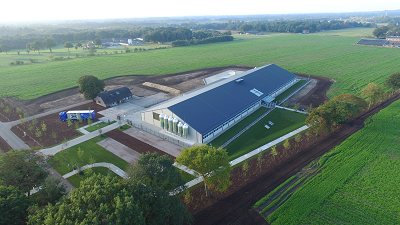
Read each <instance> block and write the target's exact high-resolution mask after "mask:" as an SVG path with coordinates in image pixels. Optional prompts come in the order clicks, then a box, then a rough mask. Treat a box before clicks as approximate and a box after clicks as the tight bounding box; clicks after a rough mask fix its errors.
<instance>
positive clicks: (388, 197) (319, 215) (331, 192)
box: [268, 101, 400, 224]
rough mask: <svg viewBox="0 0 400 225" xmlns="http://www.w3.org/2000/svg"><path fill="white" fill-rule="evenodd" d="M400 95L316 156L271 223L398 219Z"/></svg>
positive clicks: (375, 221) (272, 217) (359, 222)
mask: <svg viewBox="0 0 400 225" xmlns="http://www.w3.org/2000/svg"><path fill="white" fill-rule="evenodd" d="M399 109H400V101H396V102H394V103H392V104H391V105H390V106H389V107H387V108H385V109H383V110H381V111H380V112H379V113H378V114H376V115H374V116H373V117H372V118H368V119H367V120H366V126H365V127H364V128H363V129H361V130H360V131H358V132H357V133H355V134H353V135H352V136H351V137H349V138H348V139H347V140H346V141H344V142H342V143H341V144H340V145H339V146H337V147H336V148H335V149H333V150H332V151H331V152H329V153H327V154H325V155H323V156H322V157H321V158H320V160H319V168H318V170H317V171H316V172H315V173H316V174H317V175H315V176H314V177H312V178H310V179H308V180H306V181H305V183H304V184H303V185H302V186H301V187H300V188H299V189H298V190H297V191H295V192H294V193H293V194H292V195H291V196H290V198H288V199H287V201H286V202H284V203H283V204H282V205H281V206H280V207H279V208H278V209H277V210H275V211H274V212H273V213H272V214H270V215H269V216H268V221H269V222H270V223H271V224H399V223H400V203H399V202H400V201H399V196H398V195H399V192H398V184H399V182H400V175H399V174H400V161H399V159H400V145H399V141H398V137H399V135H400V131H399V130H398V124H399V123H400V117H399V115H400V114H399Z"/></svg>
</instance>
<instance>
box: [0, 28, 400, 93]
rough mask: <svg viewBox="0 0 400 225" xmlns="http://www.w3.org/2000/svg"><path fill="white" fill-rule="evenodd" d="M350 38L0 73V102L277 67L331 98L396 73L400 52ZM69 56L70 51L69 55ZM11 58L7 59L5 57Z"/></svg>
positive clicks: (151, 54) (268, 42)
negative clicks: (87, 81)
mask: <svg viewBox="0 0 400 225" xmlns="http://www.w3.org/2000/svg"><path fill="white" fill-rule="evenodd" d="M358 40H359V38H354V37H340V36H319V35H299V34H279V35H271V37H267V38H257V39H246V40H245V39H243V40H237V41H233V42H224V43H215V44H207V45H196V46H186V47H179V48H168V49H160V50H154V51H144V52H134V53H128V54H113V55H110V54H108V55H100V56H94V57H85V58H76V59H70V60H60V61H49V62H42V63H33V64H24V65H17V66H6V67H1V68H0V78H1V79H2V80H6V81H7V82H2V83H1V84H0V97H5V96H16V97H18V98H19V99H34V98H37V97H39V96H43V95H46V94H49V93H53V92H55V91H58V90H63V89H66V88H70V87H74V86H76V81H77V80H78V78H79V77H80V76H82V75H88V74H92V75H96V76H97V77H99V78H100V79H105V78H110V77H115V76H123V75H151V74H172V73H178V72H184V71H189V70H196V69H202V68H207V67H218V66H228V65H246V66H262V65H266V64H270V63H274V64H277V65H278V66H280V67H283V68H284V69H287V70H289V71H291V72H295V73H301V74H310V75H317V76H324V77H329V78H333V79H335V80H336V81H337V82H335V84H334V85H333V86H332V90H333V92H330V96H333V95H337V94H339V93H343V92H344V93H355V92H357V91H356V90H357V87H358V88H362V87H364V86H365V85H367V84H368V83H369V82H376V83H378V84H383V82H384V79H385V78H386V77H387V76H389V75H390V74H391V73H394V72H397V71H399V70H400V65H399V64H397V63H396V62H398V61H399V59H400V54H398V53H399V50H398V49H390V48H377V47H368V46H357V45H353V44H354V43H356V42H357V41H358ZM72 51H73V50H72ZM9 54H10V53H9Z"/></svg>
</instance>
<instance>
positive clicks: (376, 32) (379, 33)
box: [372, 28, 383, 38]
mask: <svg viewBox="0 0 400 225" xmlns="http://www.w3.org/2000/svg"><path fill="white" fill-rule="evenodd" d="M372 34H373V35H374V36H375V37H377V38H379V37H381V36H382V35H383V30H382V29H381V28H376V29H375V30H374V31H372Z"/></svg>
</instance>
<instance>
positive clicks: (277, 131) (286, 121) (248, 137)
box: [225, 109, 307, 160]
mask: <svg viewBox="0 0 400 225" xmlns="http://www.w3.org/2000/svg"><path fill="white" fill-rule="evenodd" d="M306 118H307V115H305V114H301V113H295V112H292V111H287V110H282V109H275V110H273V111H272V112H271V113H269V114H268V115H267V116H265V117H264V118H263V119H262V120H261V121H259V122H258V123H257V124H255V125H254V126H252V127H251V128H250V129H249V130H247V131H246V132H244V133H243V134H242V135H240V136H239V137H238V138H237V139H235V140H234V141H232V142H231V143H230V144H229V145H228V146H226V147H225V148H226V150H227V152H228V155H229V160H233V159H236V158H237V157H240V156H242V155H244V154H246V153H248V152H251V151H253V150H254V149H256V148H258V147H261V146H263V145H265V144H267V143H269V142H271V141H273V140H275V139H277V138H279V137H281V136H283V135H285V134H287V133H289V132H291V131H293V130H295V129H297V128H300V127H301V126H304V125H305V120H306ZM268 121H272V122H273V123H274V125H273V126H271V125H269V124H268ZM265 124H267V125H268V126H270V127H271V128H270V129H267V128H265V127H264V125H265Z"/></svg>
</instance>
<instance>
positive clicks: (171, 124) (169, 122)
mask: <svg viewBox="0 0 400 225" xmlns="http://www.w3.org/2000/svg"><path fill="white" fill-rule="evenodd" d="M173 120H174V118H172V116H170V117H169V118H168V130H169V131H171V132H172V129H173V128H172V127H173V126H174V123H173V122H172V121H173Z"/></svg>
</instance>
